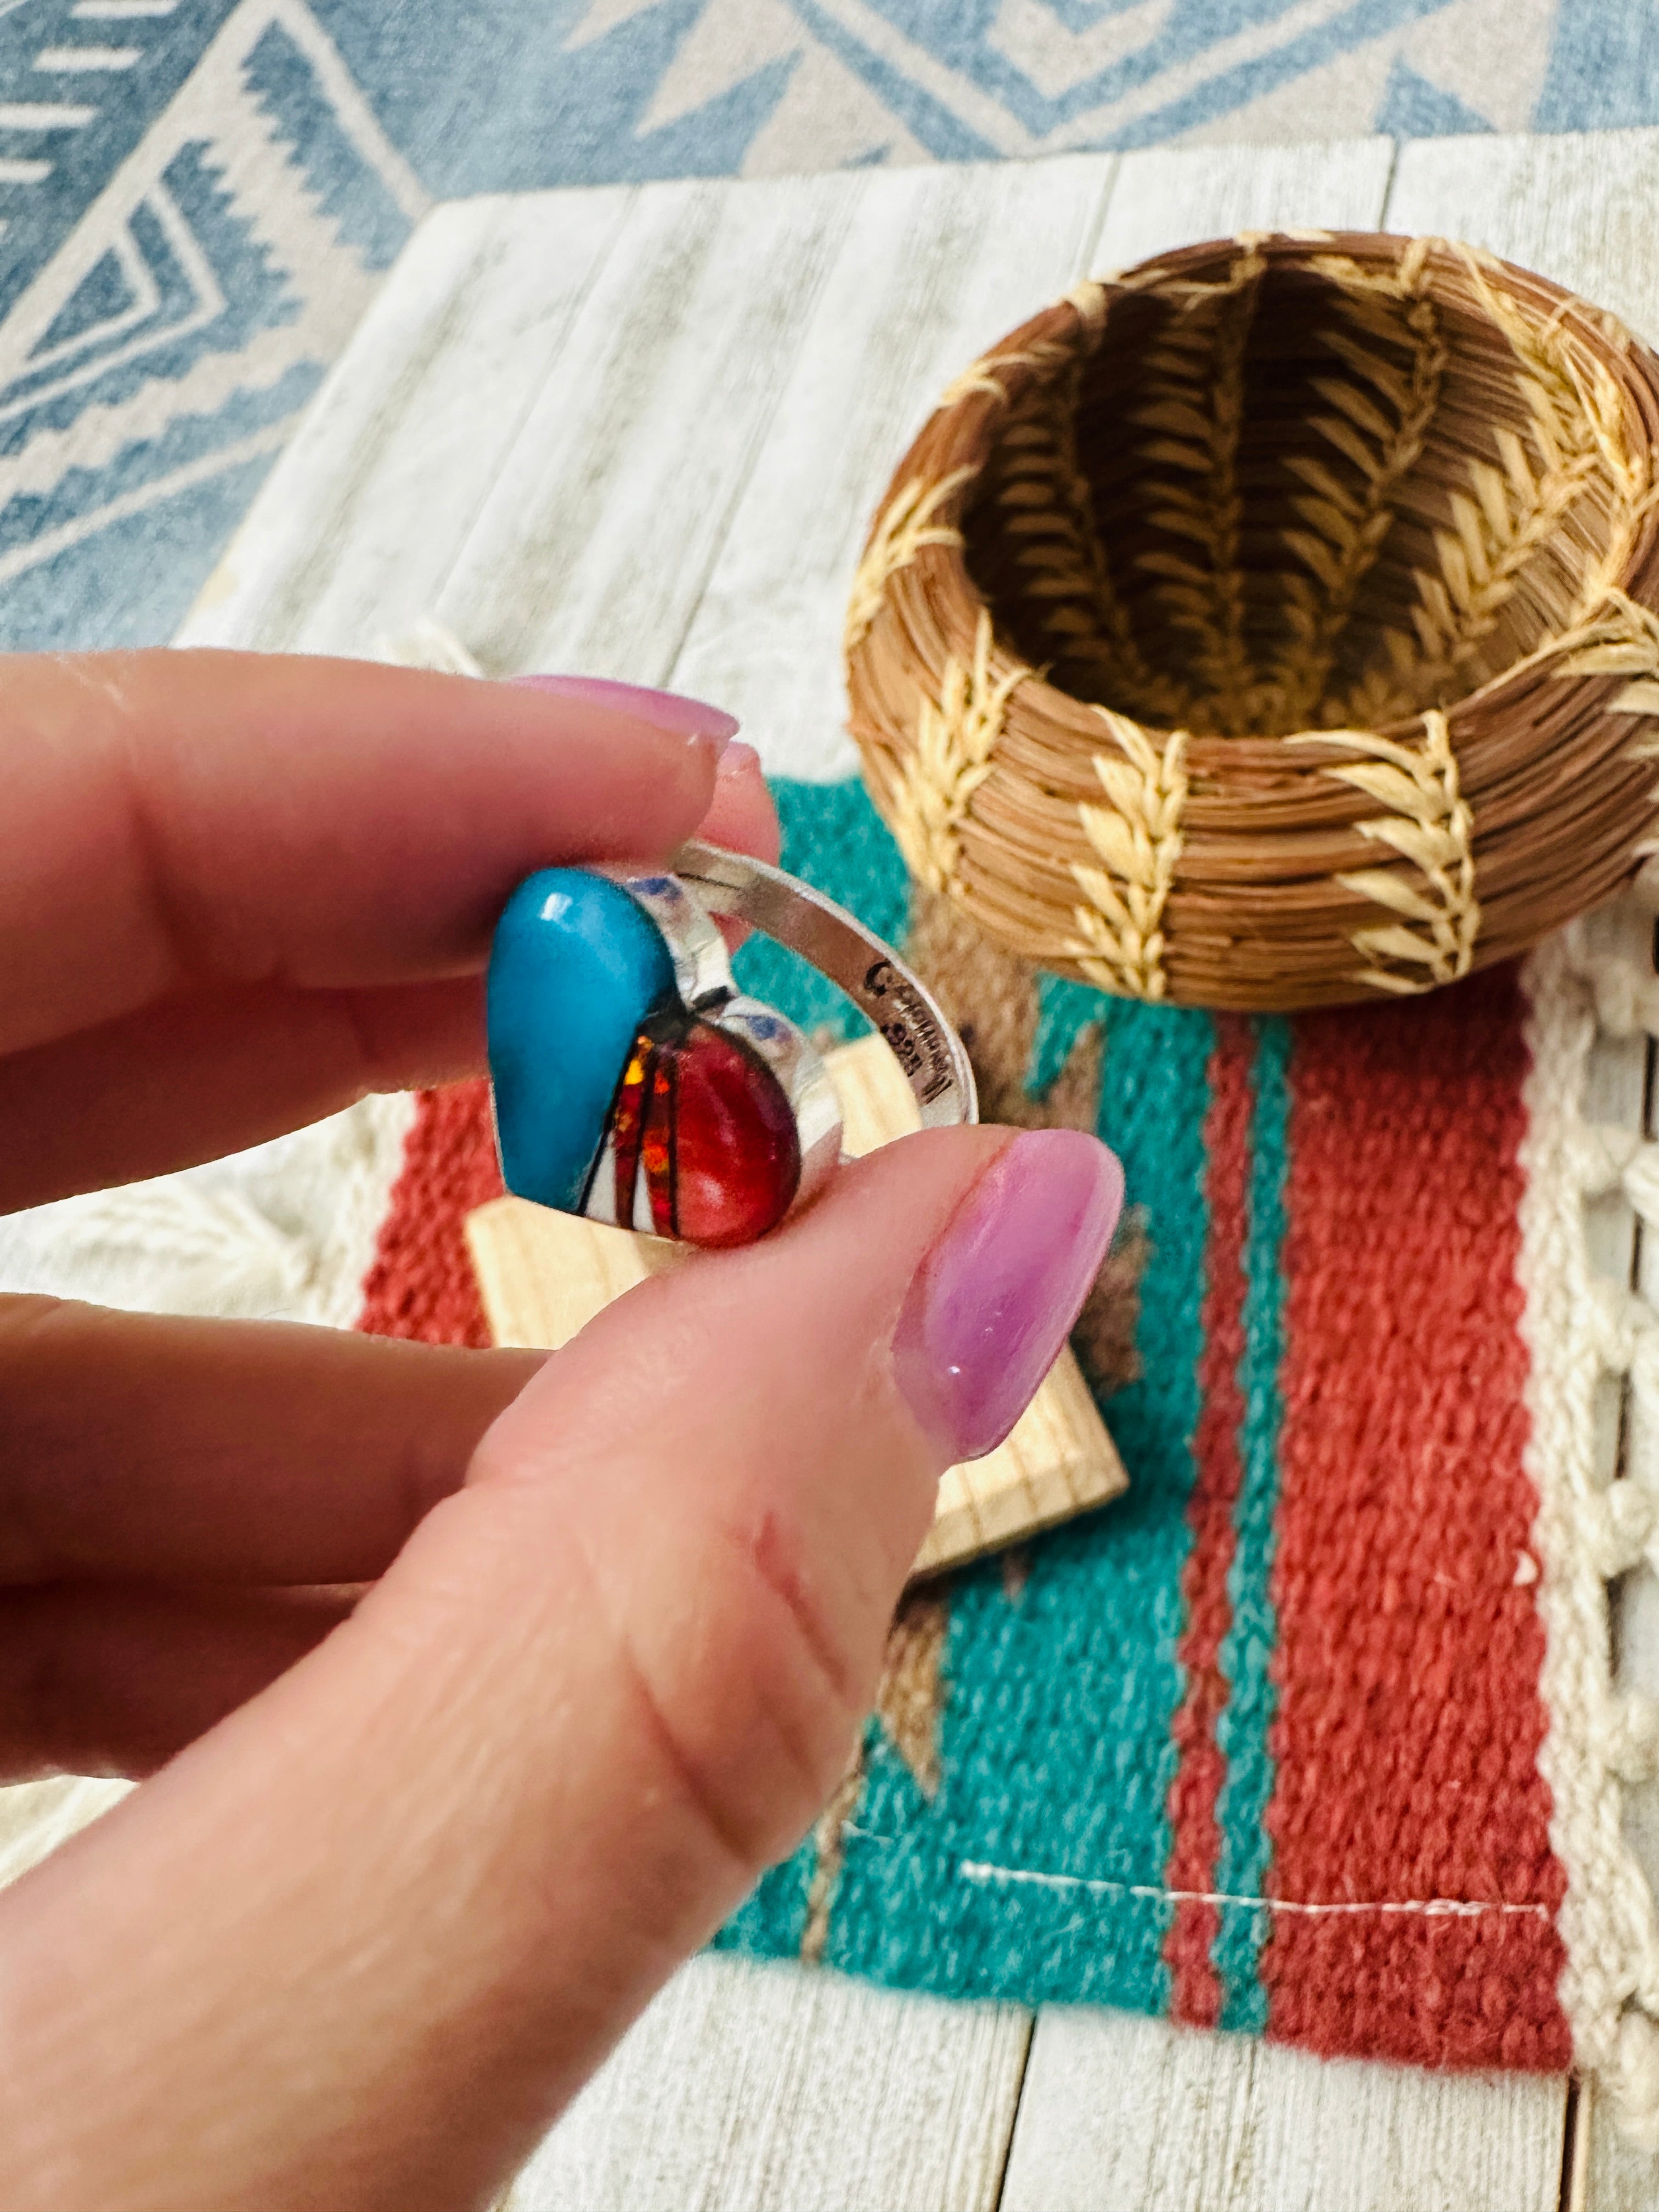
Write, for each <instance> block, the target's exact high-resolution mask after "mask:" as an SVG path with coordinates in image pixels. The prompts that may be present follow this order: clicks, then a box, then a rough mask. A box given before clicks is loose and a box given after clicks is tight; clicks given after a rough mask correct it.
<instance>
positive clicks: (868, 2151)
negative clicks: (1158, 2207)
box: [510, 1957, 1127, 2212]
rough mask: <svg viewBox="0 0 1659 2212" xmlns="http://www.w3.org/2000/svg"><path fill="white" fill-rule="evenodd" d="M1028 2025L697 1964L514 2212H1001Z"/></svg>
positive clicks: (771, 1969)
mask: <svg viewBox="0 0 1659 2212" xmlns="http://www.w3.org/2000/svg"><path fill="white" fill-rule="evenodd" d="M1029 2033H1030V2015H1028V2014H1026V2013H1024V2012H1022V2011H1021V2010H1020V2009H1019V2008H1018V2007H1017V2006H1012V2005H957V2004H949V2003H945V2002H941V2001H939V1999H936V1998H927V1997H905V1996H895V1995H893V1994H892V1993H891V1992H890V1991H888V1990H872V1989H866V1988H865V1987H863V1986H862V1985H861V1984H858V1983H855V1982H848V1981H843V1980H842V1978H840V1977H839V1976H838V1975H835V1974H831V1973H828V1972H804V1971H802V1970H800V1969H799V1968H796V1967H792V1966H753V1965H750V1963H749V1962H748V1961H747V1960H740V1959H729V1958H718V1957H716V1958H704V1959H697V1960H693V1961H692V1963H691V1964H690V1966H687V1967H685V1968H684V1969H683V1970H682V1972H680V1973H679V1974H678V1976H677V1977H676V1978H675V1979H674V1980H673V1981H672V1982H671V1983H670V1984H669V1986H668V1987H667V1989H665V1990H664V1991H663V1993H662V1995H661V1996H659V1998H658V1999H657V2001H656V2002H655V2003H654V2004H653V2006H652V2008H651V2009H650V2011H649V2012H647V2014H646V2015H645V2017H644V2018H643V2019H642V2020H641V2021H640V2022H639V2023H638V2024H637V2025H636V2026H635V2028H634V2029H633V2031H632V2033H630V2034H629V2036H628V2038H627V2039H626V2040H625V2041H624V2042H623V2044H622V2045H621V2046H620V2047H619V2048H618V2050H617V2051H616V2052H615V2054H614V2055H613V2056H612V2057H611V2060H610V2062H609V2063H608V2064H607V2065H606V2066H605V2069H604V2070H603V2071H602V2072H601V2073H600V2074H599V2075H597V2076H596V2078H595V2079H594V2080H593V2081H592V2082H591V2083H590V2084H589V2085H588V2087H587V2088H586V2090H584V2092H583V2093H582V2094H581V2096H580V2098H578V2100H576V2102H575V2104H574V2106H572V2107H571V2109H570V2110H569V2112H567V2113H566V2114H565V2116H564V2118H563V2119H562V2120H561V2121H560V2123H559V2124H558V2126H557V2127H556V2128H555V2129H554V2130H553V2132H552V2134H551V2135H550V2136H548V2138H547V2140H546V2141H545V2142H544V2144H543V2145H542V2148H541V2149H540V2150H539V2151H538V2153H537V2154H536V2156H535V2158H534V2159H533V2160H532V2162H531V2164H530V2165H529V2166H527V2167H526V2170H525V2172H523V2173H522V2174H521V2175H520V2178H519V2180H518V2182H517V2184H516V2185H515V2186H514V2189H513V2195H512V2197H511V2199H510V2203H511V2207H512V2212H576V2208H580V2212H723V2208H725V2207H727V2206H732V2207H739V2206H740V2207H741V2208H742V2212H807V2208H811V2212H993V2208H994V2206H995V2205H996V2203H997V2201H998V2193H999V2190H1000V2184H1001V2179H1002V2169H1003V2161H1004V2160H1005V2158H1006V2154H1007V2146H1008V2137H1009V2134H1010V2131H1011V2130H1012V2125H1013V2117H1014V2108H1015V2106H1016V2104H1017V2102H1018V2097H1019V2085H1020V2077H1021V2074H1022V2072H1023V2069H1024V2060H1025V2045H1026V2039H1027V2037H1028V2035H1029ZM1125 2203H1126V2206H1127V2200H1125Z"/></svg>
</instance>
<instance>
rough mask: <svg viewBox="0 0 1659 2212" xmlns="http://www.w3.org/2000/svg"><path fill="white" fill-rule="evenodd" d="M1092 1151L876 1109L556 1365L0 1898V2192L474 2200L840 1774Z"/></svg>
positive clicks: (1056, 1140)
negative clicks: (793, 1191)
mask: <svg viewBox="0 0 1659 2212" xmlns="http://www.w3.org/2000/svg"><path fill="white" fill-rule="evenodd" d="M1120 1189H1121V1182H1120V1178H1119V1175H1118V1171H1117V1167H1116V1163H1115V1161H1114V1160H1113V1159H1112V1158H1111V1156H1110V1155H1109V1153H1107V1152H1105V1151H1104V1150H1103V1147H1101V1146H1098V1145H1097V1144H1096V1143H1095V1142H1094V1140H1093V1139H1091V1138H1085V1137H1079V1136H1077V1135H1074V1134H1073V1133H1069V1132H1060V1131H1043V1132H1037V1133H1028V1134H1024V1135H1021V1136H1017V1137H1014V1138H1012V1139H1010V1138H1009V1136H1008V1134H1007V1133H1006V1131H995V1130H959V1131H949V1132H939V1133H933V1134H929V1135H924V1136H921V1137H916V1138H912V1139H907V1140H906V1141H905V1142H903V1143H902V1144H900V1145H896V1146H890V1147H888V1148H887V1149H886V1150H884V1151H883V1152H879V1153H878V1154H876V1155H875V1156H873V1157H872V1158H870V1159H868V1160H866V1161H863V1162H861V1163H860V1164H857V1165H856V1166H854V1167H852V1168H849V1169H848V1170H847V1171H846V1172H845V1173H844V1174H843V1175H842V1176H840V1177H839V1178H838V1179H837V1181H836V1184H835V1185H834V1186H833V1187H832V1188H831V1190H830V1192H829V1194H828V1195H827V1196H826V1198H825V1199H824V1200H823V1201H822V1202H821V1203H820V1204H819V1205H818V1206H817V1207H815V1208H814V1209H813V1210H812V1211H811V1212H809V1213H808V1214H807V1215H806V1216H805V1218H803V1219H801V1220H800V1221H799V1222H798V1223H797V1224H795V1225H793V1226H792V1227H790V1228H789V1229H787V1231H783V1232H782V1233H781V1234H779V1235H778V1236H776V1237H772V1238H769V1239H768V1240H766V1241H765V1242H764V1243H762V1244H760V1245H757V1246H755V1247H752V1248H750V1249H748V1250H745V1251H741V1252H737V1253H730V1254H722V1255H710V1256H707V1257H702V1258H698V1259H695V1260H693V1261H690V1262H689V1263H688V1264H687V1265H686V1266H685V1267H683V1268H681V1269H678V1270H677V1271H675V1272H674V1273H671V1275H667V1276H664V1277H659V1278H657V1279H653V1281H652V1282H650V1283H648V1284H647V1285H642V1286H641V1289H640V1290H638V1291H635V1292H634V1293H632V1294H630V1295H629V1297H626V1298H625V1299H623V1301H622V1302H621V1303H620V1304H617V1306H615V1307H613V1308H611V1310H609V1311H608V1312H607V1313H606V1314H605V1315H603V1316H601V1317H600V1318H599V1321H598V1322H595V1323H594V1324H593V1325H592V1327H591V1328H589V1329H587V1330H586V1331H585V1332H584V1333H583V1334H582V1335H581V1336H580V1338H579V1339H578V1340H576V1342H575V1343H574V1345H572V1346H569V1347H568V1349H567V1350H566V1351H565V1352H562V1353H559V1354H557V1355H556V1356H555V1357H554V1358H551V1359H550V1361H548V1362H547V1364H545V1365H544V1368H543V1369H542V1370H540V1371H539V1373H538V1375H537V1376H536V1377H535V1379H534V1380H533V1381H532V1383H530V1384H529V1386H528V1387H527V1388H526V1390H525V1391H524V1393H523V1394H522V1395H521V1396H520V1398H519V1399H518V1400H517V1401H515V1402H514V1404H513V1406H512V1407H510V1408H509V1409H508V1410H507V1413H505V1414H503V1415H502V1416H501V1418H500V1419H498V1420H497V1421H496V1422H495V1425H494V1426H493V1427H492V1428H491V1429H490V1430H489V1432H488V1433H487V1435H486V1436H485V1437H484V1439H483V1443H481V1445H480V1446H479V1448H478V1450H477V1455H476V1458H475V1461H474V1463H473V1466H472V1468H471V1473H470V1475H469V1479H468V1482H467V1485H466V1486H465V1488H464V1489H463V1490H462V1491H460V1492H458V1493H456V1494H455V1495H454V1496H453V1497H452V1498H448V1499H447V1500H446V1501H445V1502H444V1503H442V1504H440V1505H439V1506H438V1507H437V1508H436V1509H435V1510H434V1511H433V1512H432V1513H430V1514H429V1515H428V1517H427V1518H426V1520H425V1521H424V1522H422V1524H421V1526H420V1527H419V1528H417V1530H416V1533H415V1534H414V1536H413V1537H412V1538H411V1540H410V1542H409V1543H408V1545H407V1546H406V1547H405V1548H404V1552H403V1553H402V1554H401V1555H400V1557H399V1558H398V1561H397V1563H396V1564H395V1565H394V1566H393V1567H392V1570H391V1571H390V1572H389V1573H388V1574H387V1575H386V1577H385V1579H384V1581H383V1582H382V1583H380V1585H379V1587H378V1588H377V1589H375V1590H374V1592H373V1593H372V1594H371V1595H369V1597H368V1599H367V1600H366V1601H364V1603H363V1604H362V1606H361V1607H359V1608H358V1610H357V1612H356V1615H355V1616H354V1618H353V1619H352V1620H350V1621H349V1622H348V1623H347V1624H346V1625H345V1626H343V1627H342V1628H341V1629H339V1630H337V1631H336V1632H335V1633H334V1634H333V1635H332V1636H331V1638H329V1639H328V1640H327V1642H325V1644H322V1645H321V1646H320V1647H319V1649H318V1650H316V1651H315V1652H314V1653H313V1654H312V1656H310V1657H308V1658H307V1659H306V1660H304V1661H303V1662H301V1664H299V1665H298V1666H297V1667H295V1668H294V1669H293V1670H292V1671H291V1672H290V1673H289V1674H287V1675H285V1676H284V1677H283V1679H282V1680H280V1681H278V1682H276V1684H274V1685H273V1686H271V1688H270V1689H269V1690H267V1691H266V1692H264V1693H263V1694H262V1695H261V1696H260V1697H258V1698H257V1699H254V1700H253V1701H252V1703H251V1704H250V1705H246V1706H245V1707H243V1708H242V1710H241V1711H240V1712H238V1713H236V1714H234V1715H233V1716H232V1717H230V1718H229V1719H228V1721H226V1722H225V1723H222V1725H221V1726H220V1727H219V1728H217V1729H215V1730H214V1731H213V1732H212V1733H211V1734H210V1735H208V1736H206V1737H204V1738H203V1739H202V1740H201V1741H200V1742H199V1743H197V1745H196V1746H194V1747H192V1748H191V1750H190V1751H188V1752H186V1753H184V1754H183V1755H182V1756H181V1757H180V1758H179V1759H177V1760H175V1761H174V1762H173V1765H171V1766H170V1767H168V1768H167V1770H165V1771H163V1772H162V1773H161V1775H160V1776H158V1777H157V1778H155V1780H154V1781H153V1782H151V1783H149V1784H146V1785H145V1787H144V1788H143V1790H140V1791H138V1792H137V1794H136V1795H135V1796H133V1797H131V1798H130V1799H128V1800H126V1801H125V1802H124V1804H123V1805H122V1806H121V1807H120V1808H118V1809H117V1811H116V1812H114V1813H113V1814H111V1815H110V1816H109V1817H108V1818H107V1819H106V1820H104V1821H103V1822H102V1823H100V1826H98V1828H96V1829H95V1830H94V1831H91V1832H88V1834H86V1835H85V1836H83V1837H82V1838H78V1839H77V1840H76V1842H75V1843H74V1844H70V1846H69V1847H67V1848H66V1849H65V1850H64V1851H62V1852H60V1853H59V1854H58V1856H57V1857H55V1858H54V1859H53V1860H52V1861H50V1862H49V1863H47V1864H46V1866H45V1867H43V1868H41V1869H39V1870H38V1871H37V1872H36V1873H35V1874H34V1875H32V1876H30V1877H28V1878H27V1880H26V1881H25V1882H24V1883H23V1884H21V1885H20V1886H19V1887H18V1888H17V1889H15V1890H14V1891H13V1892H12V1893H11V1894H10V1895H9V1897H8V1898H7V1899H5V1901H4V1903H3V1905H0V1990H3V1993H4V1994H3V1998H0V2006H3V2009H0V2052H3V2063H0V2135H3V2136H4V2138H5V2139H6V2140H7V2141H9V2142H10V2143H11V2144H12V2146H13V2152H12V2155H11V2157H10V2159H9V2167H10V2170H11V2171H12V2172H13V2173H14V2174H18V2173H27V2174H28V2175H29V2177H30V2181H29V2185H30V2186H31V2187H33V2190H34V2191H35V2194H34V2196H33V2197H28V2198H24V2197H19V2198H18V2199H17V2200H16V2201H17V2203H19V2204H20V2205H21V2204H23V2203H39V2204H42V2205H52V2206H58V2207H61V2206H64V2205H66V2204H79V2203H97V2204H99V2205H100V2207H109V2208H114V2207H118V2206H137V2205H155V2206H165V2207H168V2208H172V2212H184V2208H185V2207H187V2206H194V2205H211V2206H216V2207H230V2206H240V2205H270V2204H273V2203H280V2204H282V2205H283V2206H285V2207H288V2206H294V2207H298V2206H302V2205H308V2204H313V2203H328V2204H330V2205H331V2206H347V2205H369V2204H381V2203H384V2204H388V2205H390V2204H395V2205H398V2206H400V2207H416V2206H422V2205H433V2206H444V2207H453V2206H455V2205H458V2204H465V2203H474V2202H478V2203H482V2202H483V2201H485V2200H486V2199H487V2197H488V2195H489V2191H490V2190H491V2189H492V2188H493V2187H495V2185H497V2184H498V2183H499V2182H500V2181H501V2179H502V2178H503V2177H504V2176H505V2175H506V2174H507V2173H508V2172H510V2171H511V2170H512V2168H513V2166H514V2165H515V2163H516V2162H517V2161H518V2160H520V2158H521V2157H522V2156H523V2155H524V2154H526V2153H527V2151H528V2150H529V2149H530V2148H531V2147H532V2144H533V2142H535V2140H536V2138H537V2136H538V2134H539V2133H540V2132H541V2130H543V2129H544V2127H545V2126H546V2124H547V2123H548V2121H549V2120H550V2118H551V2117H552V2115H553V2113H554V2112H556V2110H557V2108H558V2106H560V2104H562V2102H563V2100H566V2099H567V2098H568V2096H569V2095H570V2094H571V2093H573V2092H574V2089H575V2087H577V2086H578V2085H579V2084H580V2081H581V2080H582V2079H583V2077H584V2076H585V2075H586V2073H587V2072H589V2071H590V2070H591V2069H592V2067H593V2066H594V2065H595V2064H597V2063H598V2062H599V2058H600V2057H602V2056H603V2055H604V2052H605V2050H606V2049H607V2048H608V2046H609V2045H610V2044H611V2042H612V2041H613V2040H614V2039H615V2038H616V2037H617V2035H618V2034H619V2033H621V2031H622V2029H623V2027H625V2026H626V2024H627V2022H628V2021H629V2019H631V2018H632V2017H633V2015H635V2013H636V2012H637V2011H638V2010H639V2009H640V2008H641V2006H642V2005H643V2004H644V2003H645V2002H646V2001H647V1998H648V1997H649V1996H650V1994H651V1993H652V1991H653V1990H654V1989H655V1988H656V1987H657V1986H658V1984H659V1983H660V1982H661V1981H662V1980H663V1979H664V1978H665V1977H666V1975H667V1974H668V1972H670V1971H671V1968H672V1967H673V1966H674V1965H675V1964H676V1963H677V1962H678V1960H680V1959H681V1958H683V1957H684V1956H685V1955H686V1954H688V1953H689V1952H690V1950H691V1949H693V1948H695V1947H696V1945H697V1944H698V1943H700V1942H702V1941H704V1940H705V1939H706V1938H707V1936H708V1935H709V1934H710V1933H711V1932H712V1931H713V1929H714V1928H715V1927H716V1926H717V1925H718V1924H719V1923H720V1920H721V1919H722V1917H724V1916H725V1915H726V1913H727V1912H729V1911H731V1909H732V1906H733V1905H735V1904H736V1903H737V1902H738V1899H740V1898H741V1896H742V1895H743V1894H744V1891H745V1890H746V1889H747V1888H748V1887H749V1886H750V1884H751V1882H752V1881H753V1880H754V1879H755V1877H756V1875H757V1874H758V1872H759V1871H760V1870H761V1869H762V1868H763V1867H764V1866H765V1865H766V1864H767V1863H769V1862H770V1861H772V1860H773V1859H775V1858H776V1857H779V1856H780V1855H781V1854H782V1853H784V1852H786V1851H787V1850H789V1849H790V1848H791V1847H792V1846H793V1844H794V1842H795V1841H796V1839H797V1838H799V1835H800V1834H801V1833H802V1832H803V1831H804V1829H805V1826H806V1825H807V1824H808V1822H809V1821H810V1820H811V1818H812V1817H813V1815H814V1814H815V1813H816V1812H817V1808H818V1807H819V1805H820V1803H821V1802H822V1801H823V1798H824V1797H825V1796H827V1794H828V1792H829V1790H830V1788H831V1787H832V1786H833V1784H834V1783H835V1781H836V1778H837V1776H838V1774H839V1773H840V1771H841V1770H842V1765H843V1764H844V1761H845V1759H846V1757H847V1754H848V1750H849V1747H850V1746H851V1743H852V1741H853V1736H854V1729H855V1728H856V1726H857V1723H858V1719H859V1717H860V1714H861V1713H862V1712H863V1711H864V1710H865V1708H866V1704H867V1702H868V1699H869V1697H870V1694H871V1691H872V1685H873V1681H874V1677H875V1673H876V1668H877V1666H878V1661H879V1656H880V1652H881V1648H882V1644H883V1640H884V1634H885V1631H886V1627H887V1625H888V1622H889V1620H890V1615H891V1613H892V1608H893V1606H894V1603H895V1601H896V1597H897V1595H898V1592H899V1590H900V1589H901V1587H902V1583H903V1579H904V1576H905V1573H906V1571H907V1568H908V1565H909V1562H910V1561H911V1559H913V1558H914V1557H915V1551H916V1548H917V1547H918V1545H919V1543H920V1541H921V1537H922V1535H923V1534H924V1533H925V1531H926V1528H927V1522H928V1519H929V1516H930V1513H931V1510H932V1501H933V1488H934V1485H935V1483H936V1481H937V1478H938V1476H939V1474H940V1472H941V1471H942V1469H943V1468H945V1466H946V1465H948V1464H949V1463H950V1462H951V1461H953V1460H956V1459H960V1458H963V1457H969V1456H973V1455H978V1454H980V1453H982V1452H983V1451H985V1450H987V1449H989V1448H990V1447H991V1446H992V1445H993V1444H994V1443H996V1442H997V1441H998V1440H999V1439H1000V1436H1001V1435H1002V1434H1004V1433H1006V1430H1007V1429H1008V1427H1010V1426H1011V1425H1012V1422H1013V1420H1014V1419H1015V1418H1016V1416H1017V1415H1018V1413H1019V1411H1020V1410H1021V1407H1023V1405H1024V1402H1025V1401H1026V1400H1027V1399H1028V1398H1029V1396H1030V1393H1031V1391H1032V1390H1033V1389H1035V1388H1036V1384H1037V1383H1038V1382H1039V1381H1040V1379H1041V1378H1042V1375H1043V1374H1044V1372H1046V1370H1047V1369H1048V1365H1049V1364H1050V1363H1051V1362H1052V1360H1053V1358H1054V1356H1055V1354H1056V1352H1058V1351H1059V1349H1060V1344H1061V1342H1062V1341H1063V1339H1064V1337H1065V1334H1066V1330H1067V1329H1068V1328H1069V1327H1070V1325H1071V1322H1072V1321H1073V1318H1074V1317H1075V1315H1076V1311H1077V1309H1078V1307H1079V1304H1081V1301H1082V1298H1083V1297H1084V1294H1085V1291H1086V1290H1087V1288H1088V1285H1089V1284H1090V1282H1091V1280H1092V1279H1093V1276H1094V1274H1095V1273H1096V1271H1097V1267H1098V1265H1099V1262H1100V1260H1101V1258H1102V1256H1103V1252H1104V1249H1105V1245H1106V1243H1107V1240H1108V1238H1109V1235H1110V1231H1111V1227H1112V1224H1113V1221H1114V1219H1115V1214H1116V1211H1117V1206H1118V1199H1119V1194H1120Z"/></svg>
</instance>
